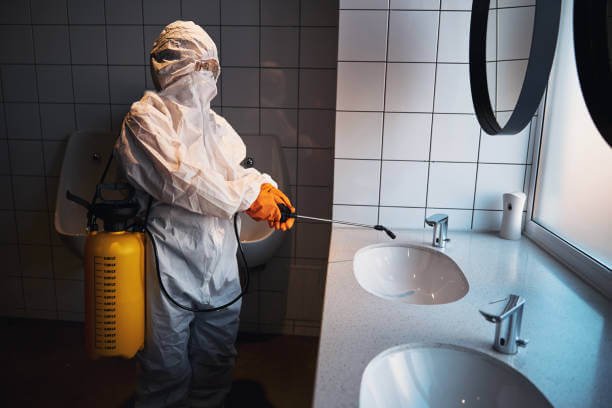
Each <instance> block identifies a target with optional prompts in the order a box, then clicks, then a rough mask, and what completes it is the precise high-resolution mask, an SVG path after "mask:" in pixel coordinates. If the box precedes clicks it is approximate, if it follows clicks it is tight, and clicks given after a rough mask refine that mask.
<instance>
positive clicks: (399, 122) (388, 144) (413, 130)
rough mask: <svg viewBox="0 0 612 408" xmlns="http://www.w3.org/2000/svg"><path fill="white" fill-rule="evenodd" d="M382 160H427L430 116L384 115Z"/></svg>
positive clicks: (418, 114)
mask: <svg viewBox="0 0 612 408" xmlns="http://www.w3.org/2000/svg"><path fill="white" fill-rule="evenodd" d="M384 119H385V124H384V138H383V156H382V158H383V159H386V160H427V159H428V157H429V143H430V134H431V121H432V117H431V114H425V113H385V114H384Z"/></svg>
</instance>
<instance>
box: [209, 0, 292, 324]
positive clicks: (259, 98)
mask: <svg viewBox="0 0 612 408" xmlns="http://www.w3.org/2000/svg"><path fill="white" fill-rule="evenodd" d="M220 8H221V1H220V2H219V9H220ZM257 12H258V16H257V18H258V23H259V24H258V28H257V30H258V31H257V33H258V35H259V38H258V39H257V41H258V44H257V48H258V54H257V55H258V58H259V59H258V61H257V62H258V63H259V65H261V0H257ZM219 31H223V29H221V30H219ZM298 92H299V88H298ZM257 95H258V100H257V104H258V108H259V107H260V106H261V68H258V71H257ZM257 119H258V120H257V121H258V125H257V126H258V129H259V134H260V135H261V109H257ZM259 277H260V274H257V330H258V331H260V330H261V315H262V313H261V296H259V293H260V287H261V286H260V285H259V282H260V279H259Z"/></svg>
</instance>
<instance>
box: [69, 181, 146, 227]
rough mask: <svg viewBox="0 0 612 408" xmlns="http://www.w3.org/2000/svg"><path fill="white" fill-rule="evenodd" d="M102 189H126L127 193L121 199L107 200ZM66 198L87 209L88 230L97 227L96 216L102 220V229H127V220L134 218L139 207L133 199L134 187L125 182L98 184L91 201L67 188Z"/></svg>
mask: <svg viewBox="0 0 612 408" xmlns="http://www.w3.org/2000/svg"><path fill="white" fill-rule="evenodd" d="M104 190H110V191H127V195H126V198H123V199H117V200H108V199H105V198H104V197H103V196H102V191H104ZM66 198H67V199H68V200H70V201H72V202H75V203H77V204H78V205H80V206H83V207H85V208H86V209H87V227H88V228H89V230H90V231H96V230H97V229H98V225H97V224H96V218H101V219H102V221H104V231H111V232H113V231H124V230H126V229H127V222H128V221H129V220H130V219H132V218H134V217H135V216H136V214H138V211H139V209H140V206H139V205H138V203H137V202H136V201H135V200H134V188H133V187H132V186H131V185H129V184H127V183H110V184H98V185H97V186H96V194H95V196H94V200H93V202H92V203H89V202H88V201H87V200H85V199H84V198H82V197H79V196H77V195H76V194H73V193H71V192H70V191H69V190H66ZM96 201H99V202H96Z"/></svg>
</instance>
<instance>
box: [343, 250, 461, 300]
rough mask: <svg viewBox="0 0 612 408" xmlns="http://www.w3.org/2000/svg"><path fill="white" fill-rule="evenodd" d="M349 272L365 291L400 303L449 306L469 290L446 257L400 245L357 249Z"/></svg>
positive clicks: (459, 269)
mask: <svg viewBox="0 0 612 408" xmlns="http://www.w3.org/2000/svg"><path fill="white" fill-rule="evenodd" d="M353 272H354V274H355V278H356V279H357V282H359V284H360V285H361V287H362V288H364V289H365V290H366V291H368V292H370V293H372V294H374V295H376V296H378V297H381V298H383V299H389V300H395V301H399V302H404V303H412V304H419V305H439V304H443V303H450V302H454V301H456V300H459V299H461V298H462V297H463V296H465V294H466V293H467V292H468V289H469V285H468V282H467V279H466V278H465V276H464V275H463V272H462V271H461V268H459V266H458V265H457V264H456V263H455V261H453V260H452V259H451V258H450V257H448V256H447V255H445V254H443V253H442V252H439V251H436V250H434V249H431V248H427V247H421V246H416V245H412V244H408V243H402V242H398V243H389V244H375V245H370V246H367V247H364V248H361V249H360V250H359V251H357V253H356V254H355V257H354V258H353Z"/></svg>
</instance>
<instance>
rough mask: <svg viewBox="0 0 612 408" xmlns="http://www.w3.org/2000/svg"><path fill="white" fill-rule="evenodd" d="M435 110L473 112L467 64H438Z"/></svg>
mask: <svg viewBox="0 0 612 408" xmlns="http://www.w3.org/2000/svg"><path fill="white" fill-rule="evenodd" d="M436 72H437V75H436V102H435V106H434V111H435V112H441V113H473V112H474V106H473V104H472V94H471V91H470V75H469V67H468V65H467V64H438V65H437V71H436Z"/></svg>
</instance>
